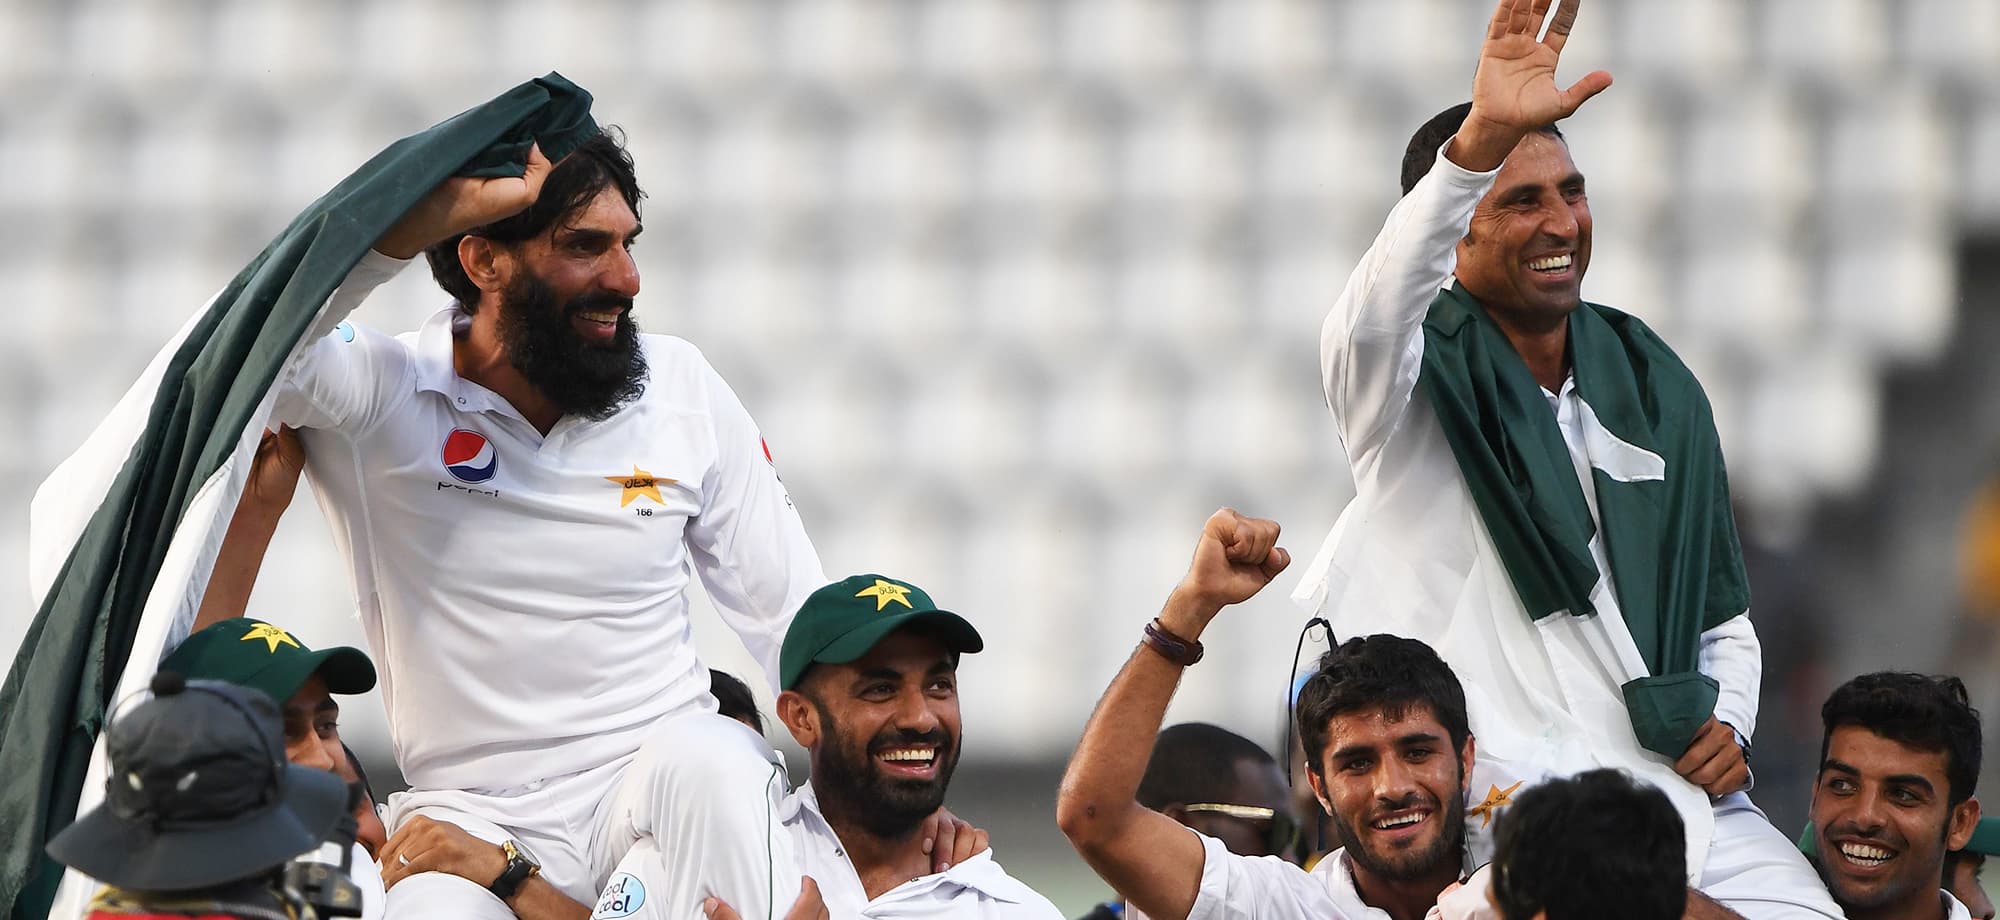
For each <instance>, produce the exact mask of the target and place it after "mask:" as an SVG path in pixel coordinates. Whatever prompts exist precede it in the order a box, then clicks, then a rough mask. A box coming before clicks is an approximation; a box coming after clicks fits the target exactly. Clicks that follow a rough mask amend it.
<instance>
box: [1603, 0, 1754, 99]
mask: <svg viewBox="0 0 2000 920" xmlns="http://www.w3.org/2000/svg"><path fill="white" fill-rule="evenodd" d="M1752 5H1753V3H1752V0H1676V2H1673V3H1661V2H1659V0H1623V2H1621V3H1620V4H1619V5H1618V8H1617V10H1616V12H1615V14H1614V15H1612V16H1610V17H1607V19H1608V20H1609V22H1608V23H1607V24H1608V25H1611V26H1612V27H1613V28H1614V29H1615V30H1616V32H1615V34H1614V35H1613V36H1611V37H1610V41H1609V42H1608V47H1609V48H1610V49H1612V55H1611V57H1610V62H1609V63H1610V66H1609V67H1607V68H1606V69H1608V70H1610V71H1611V73H1612V76H1613V77H1614V78H1616V79H1618V80H1625V79H1627V78H1628V77H1632V78H1637V79H1640V80H1646V81H1654V82H1662V83H1670V84H1677V85H1691V86H1698V87H1703V88H1716V89H1721V88H1727V87H1735V86H1737V85H1739V82H1740V81H1741V80H1742V79H1743V76H1744V75H1745V73H1746V72H1747V71H1748V70H1749V68H1750V67H1751V66H1753V65H1752V64H1751V53H1752V49H1753V47H1754V46H1755V44H1756V42H1755V33H1754V30H1753V18H1752V16H1751V9H1750V7H1751V6H1752ZM1595 13H1596V11H1595V10H1589V11H1586V12H1585V13H1584V14H1583V16H1582V17H1580V18H1579V19H1578V28H1579V30H1588V29H1591V28H1594V27H1595V23H1596V16H1595ZM1580 75H1581V74H1579V76H1580ZM1611 92H1612V93H1614V94H1615V93H1617V92H1618V90H1616V89H1614V90H1612V91H1611ZM1601 104H1602V102H1601V101H1594V102H1592V103H1590V105H1592V106H1596V105H1601ZM1586 111H1588V110H1586ZM1586 117H1588V116H1586Z"/></svg>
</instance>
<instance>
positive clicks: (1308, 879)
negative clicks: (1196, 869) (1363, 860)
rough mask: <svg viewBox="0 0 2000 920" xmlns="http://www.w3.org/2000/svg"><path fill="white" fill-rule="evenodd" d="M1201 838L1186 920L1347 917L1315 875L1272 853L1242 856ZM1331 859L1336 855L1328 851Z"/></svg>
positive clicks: (1344, 919) (1334, 919)
mask: <svg viewBox="0 0 2000 920" xmlns="http://www.w3.org/2000/svg"><path fill="white" fill-rule="evenodd" d="M1188 833H1191V834H1194V835H1195V836H1196V837H1199V838H1200V839H1201V848H1202V863H1201V887H1200V888H1199V889H1198V890H1197V891H1196V893H1195V896H1194V908H1193V909H1192V910H1189V911H1188V915H1187V916H1188V920H1347V917H1348V914H1347V912H1345V911H1343V910H1341V909H1340V905H1338V904H1336V903H1334V900H1333V898H1332V896H1331V895H1329V894H1328V893H1327V889H1326V882H1325V880H1323V879H1322V878H1320V877H1319V876H1316V875H1313V874H1310V873H1308V872H1306V871H1305V870H1304V869H1301V868H1299V867H1297V866H1294V865H1292V864H1291V863H1288V862H1286V861H1284V860H1282V859H1279V858H1278V857H1276V856H1242V855H1238V854H1236V853H1231V852H1229V848H1228V847H1225V846H1223V845H1222V841H1220V840H1217V839H1215V838H1214V837H1210V836H1207V835H1205V834H1202V833H1200V832H1199V831H1196V830H1194V829H1193V828H1189V829H1188ZM1327 858H1329V859H1336V858H1338V857H1337V856H1329V857H1327Z"/></svg>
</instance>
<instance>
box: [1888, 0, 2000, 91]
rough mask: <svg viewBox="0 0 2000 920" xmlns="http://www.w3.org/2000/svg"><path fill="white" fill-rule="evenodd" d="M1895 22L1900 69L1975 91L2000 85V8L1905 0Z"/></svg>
mask: <svg viewBox="0 0 2000 920" xmlns="http://www.w3.org/2000/svg"><path fill="white" fill-rule="evenodd" d="M1893 18H1894V19H1895V21H1896V24H1897V26H1898V29H1897V34H1898V41H1897V45H1898V52H1899V53H1898V58H1899V61H1898V63H1899V64H1900V65H1901V66H1902V67H1903V68H1907V70H1908V71H1909V72H1911V73H1913V74H1922V75H1933V76H1938V77H1944V78H1949V79H1952V80H1956V81H1959V82H1962V83H1964V84H1967V85H1968V86H1971V87H1980V86H1984V87H1991V86H1993V85H1994V83H1995V81H1996V80H2000V3H1993V2H1991V0H1903V2H1902V3H1901V4H1899V5H1898V6H1897V7H1896V8H1895V10H1894V14H1893Z"/></svg>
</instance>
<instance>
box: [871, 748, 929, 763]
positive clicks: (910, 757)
mask: <svg viewBox="0 0 2000 920" xmlns="http://www.w3.org/2000/svg"><path fill="white" fill-rule="evenodd" d="M931 756H932V753H931V750H930V749H929V748H903V749H900V750H894V751H883V752H882V759H883V760H893V761H911V762H916V761H921V762H923V763H930V761H931Z"/></svg>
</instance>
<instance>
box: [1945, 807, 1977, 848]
mask: <svg viewBox="0 0 2000 920" xmlns="http://www.w3.org/2000/svg"><path fill="white" fill-rule="evenodd" d="M1978 828H1979V797H1978V796H1976V795H1975V796H1968V797H1967V798H1966V800H1965V801H1963V802H1960V803H1958V806H1957V807H1955V808H1953V809H1952V810H1951V822H1950V823H1949V824H1946V825H1945V835H1944V845H1945V849H1947V850H1962V849H1965V845H1966V844H1968V843H1971V842H1972V832H1973V831H1974V830H1977V829H1978Z"/></svg>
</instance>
